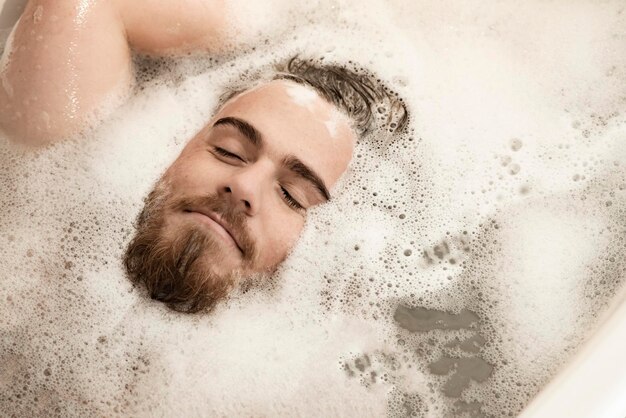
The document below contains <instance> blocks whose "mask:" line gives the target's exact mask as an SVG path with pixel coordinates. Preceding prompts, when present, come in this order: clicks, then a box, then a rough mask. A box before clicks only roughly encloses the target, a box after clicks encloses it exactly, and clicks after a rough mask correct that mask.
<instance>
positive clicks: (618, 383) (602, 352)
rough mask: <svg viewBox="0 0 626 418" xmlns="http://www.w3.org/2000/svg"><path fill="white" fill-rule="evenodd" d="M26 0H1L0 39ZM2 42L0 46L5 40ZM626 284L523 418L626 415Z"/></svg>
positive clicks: (608, 417)
mask: <svg viewBox="0 0 626 418" xmlns="http://www.w3.org/2000/svg"><path fill="white" fill-rule="evenodd" d="M24 4H25V0H0V42H2V43H3V42H4V41H5V40H6V36H7V35H8V33H9V32H10V29H11V27H12V25H13V24H14V23H15V21H16V20H17V18H18V17H19V15H20V13H21V11H22V10H23V7H24ZM2 43H0V46H1V47H2V48H0V50H2V49H3V44H2ZM624 353H626V289H622V291H621V292H620V294H618V295H616V296H615V297H614V299H613V302H612V305H611V306H610V307H609V308H608V309H606V312H605V313H604V315H603V317H602V318H601V319H600V320H599V323H598V326H597V328H596V331H595V332H594V333H593V334H592V335H590V337H589V339H588V341H587V342H586V343H585V344H584V345H583V346H582V347H581V348H580V350H579V351H578V353H576V354H575V355H574V357H573V358H572V360H571V361H570V362H569V363H568V364H567V365H566V366H565V367H563V369H562V370H561V371H560V372H559V373H558V374H557V375H556V376H555V377H554V378H553V379H552V381H551V382H549V383H548V384H547V385H546V386H545V387H544V388H543V389H542V390H541V391H540V392H539V393H538V394H537V396H536V397H535V398H534V399H533V400H532V401H531V402H530V404H529V405H528V406H527V407H526V408H525V410H524V411H523V412H522V414H521V416H522V417H524V418H533V417H568V418H577V417H580V418H583V417H584V418H587V417H594V418H603V417H605V418H623V417H626V367H625V366H624V364H625V362H624Z"/></svg>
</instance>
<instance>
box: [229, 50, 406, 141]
mask: <svg viewBox="0 0 626 418" xmlns="http://www.w3.org/2000/svg"><path fill="white" fill-rule="evenodd" d="M348 65H350V67H351V68H348V67H347V66H341V65H337V64H327V63H325V62H324V60H323V58H320V59H312V58H310V59H304V58H300V57H299V56H295V57H292V58H290V59H288V60H286V61H284V62H280V63H278V64H275V66H274V68H273V71H272V73H273V74H272V75H271V76H270V77H269V78H268V77H265V80H264V81H271V80H290V81H293V82H295V83H298V84H302V85H305V86H308V87H311V88H313V89H314V90H315V91H316V92H317V93H318V94H319V95H320V96H321V97H323V98H324V99H325V100H327V101H328V102H329V103H331V104H333V105H335V106H336V107H337V108H338V109H339V110H340V111H342V112H344V113H345V114H346V115H347V116H348V117H349V118H350V120H351V121H352V125H353V128H354V130H355V132H356V133H357V135H359V137H362V136H364V135H366V134H368V133H370V132H372V131H374V130H375V129H384V130H387V131H389V132H391V133H399V132H403V131H405V130H406V129H407V125H408V120H409V113H408V110H407V107H406V104H405V103H404V101H403V99H402V98H401V97H399V95H398V94H397V93H396V92H394V91H393V90H391V89H390V88H389V87H387V85H386V84H385V83H384V82H383V81H382V80H381V79H380V78H378V77H376V76H375V75H374V74H373V73H371V72H370V71H368V70H366V69H364V68H359V67H358V66H357V65H356V64H353V63H351V62H349V63H348ZM256 81H257V82H258V81H259V80H258V79H257V80H256ZM250 87H251V86H250V85H247V86H242V85H238V86H231V87H230V88H228V89H227V91H226V92H225V93H224V94H223V95H222V96H221V97H220V100H219V103H218V108H219V107H221V106H222V105H223V104H224V103H226V101H228V100H229V99H231V98H233V97H235V96H237V95H238V94H240V93H243V92H244V91H246V90H248V89H249V88H250Z"/></svg>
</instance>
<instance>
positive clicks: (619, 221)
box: [0, 0, 626, 417]
mask: <svg viewBox="0 0 626 418" xmlns="http://www.w3.org/2000/svg"><path fill="white" fill-rule="evenodd" d="M389 6H393V7H389ZM491 6H493V7H491ZM508 7H512V6H506V7H505V6H502V5H500V6H497V7H496V5H490V7H487V6H483V7H482V8H472V9H454V8H453V10H456V12H455V13H450V12H449V10H450V6H449V5H448V6H446V5H445V4H441V5H439V4H437V5H434V4H420V5H414V4H413V3H411V6H409V4H408V2H406V3H405V2H403V1H399V0H398V1H394V2H392V3H388V4H378V3H374V2H372V3H371V6H370V7H369V8H368V9H369V10H365V8H362V7H361V8H359V7H356V6H350V5H347V4H343V3H341V2H338V3H336V4H334V9H327V10H331V11H330V12H328V15H324V13H322V12H320V11H319V10H318V11H316V12H315V13H311V14H309V15H307V16H308V17H309V18H310V20H311V22H312V23H311V25H314V26H313V29H312V28H311V27H310V26H305V25H301V27H300V28H299V29H297V30H294V31H293V32H292V33H291V34H290V36H289V37H288V39H285V38H277V39H274V40H271V42H268V44H267V45H265V46H263V47H261V46H258V47H256V48H255V49H254V50H247V51H246V52H245V53H243V55H241V56H239V57H238V58H236V59H230V58H229V57H221V58H219V59H210V60H202V59H199V58H193V59H189V60H183V61H182V62H178V63H172V62H167V61H159V60H156V61H154V60H153V61H150V60H147V61H145V62H143V64H141V65H140V73H139V77H138V80H139V81H138V84H137V88H136V94H134V96H133V97H132V98H131V99H130V100H129V102H128V103H126V104H125V105H124V106H123V107H122V108H120V109H119V110H118V111H117V112H116V113H115V114H114V115H113V116H112V117H111V118H109V119H107V120H106V121H104V122H103V124H102V125H101V126H100V127H99V128H98V129H97V130H96V131H95V132H94V133H92V134H90V137H88V138H82V139H79V140H76V141H69V142H65V143H60V144H57V145H54V146H52V147H50V148H48V149H45V150H41V151H38V152H35V153H33V152H25V151H21V150H19V149H15V148H13V147H11V146H9V145H8V144H7V143H6V142H5V143H3V145H2V147H1V148H0V161H1V162H2V163H1V164H0V167H2V168H1V169H0V184H1V187H2V190H3V191H5V193H3V196H2V198H1V200H0V204H1V205H2V210H0V214H1V215H0V242H1V243H2V248H3V249H4V252H3V255H2V263H0V265H1V266H2V267H1V268H0V271H2V275H1V276H0V300H2V304H1V305H0V306H3V313H2V315H0V321H1V322H0V334H1V338H0V361H1V362H2V364H3V365H4V366H3V368H2V369H0V410H1V411H2V413H3V414H6V415H12V414H15V415H18V416H19V415H25V416H31V415H35V416H44V415H45V416H85V415H106V416H117V415H123V416H128V415H132V416H152V415H163V416H213V415H222V416H235V415H243V416H246V415H255V416H263V415H266V416H294V415H295V416H298V415H302V416H383V415H389V416H424V417H426V416H428V417H439V416H445V415H446V414H452V415H454V416H464V415H465V416H507V415H510V414H512V415H515V414H516V413H518V412H519V411H520V410H521V409H522V408H523V406H524V405H525V404H526V403H527V402H528V401H529V399H530V398H531V397H532V396H533V395H534V394H535V393H537V392H538V391H539V390H540V388H541V387H542V385H544V384H545V383H546V382H547V381H548V379H549V378H550V377H551V376H552V375H553V374H554V373H555V372H556V371H557V370H558V368H559V367H560V366H561V365H562V364H563V363H564V362H565V361H567V359H568V358H569V356H570V355H571V354H572V353H573V352H574V351H575V349H576V348H577V347H578V346H579V345H580V344H581V342H582V341H583V339H584V338H585V336H586V335H587V334H588V333H589V332H590V330H592V329H593V326H594V324H595V318H597V316H598V315H599V314H600V313H601V311H602V308H604V307H605V306H606V305H607V304H608V303H609V302H610V301H611V298H612V296H613V295H614V294H615V292H616V291H617V290H618V288H619V287H620V286H622V280H623V279H622V278H623V277H624V276H625V272H626V265H625V264H624V259H625V257H624V255H625V253H626V241H625V238H624V237H625V236H626V234H625V232H626V231H625V230H624V228H625V227H624V225H626V203H625V202H626V200H625V195H626V175H625V170H624V165H625V164H626V147H625V145H624V141H623V140H621V138H622V137H623V136H624V129H625V126H626V125H625V121H624V116H623V115H624V111H626V109H625V108H626V102H624V100H623V98H624V97H626V88H625V87H624V86H625V85H626V84H624V77H626V74H624V73H623V72H621V71H620V70H619V68H624V64H626V62H625V61H626V56H625V55H624V54H623V53H620V52H618V51H623V50H624V48H623V46H624V45H623V43H624V40H623V37H621V38H620V37H619V36H618V35H619V33H621V32H619V30H620V29H619V28H620V27H623V24H624V17H623V14H624V13H622V14H620V12H619V11H620V7H621V6H620V4H619V2H614V3H606V4H604V5H603V7H599V6H594V5H593V4H591V3H586V4H584V3H581V4H577V5H571V3H569V2H567V3H566V2H560V3H559V2H556V3H553V4H543V3H534V4H528V5H525V6H516V9H515V10H514V12H515V14H514V16H515V17H512V16H511V10H510V9H508ZM394 10H396V11H397V12H394ZM537 16H544V17H542V19H546V20H548V19H549V18H548V17H545V16H552V17H555V19H556V16H559V17H561V19H558V21H557V20H554V21H552V20H550V25H551V26H552V29H551V30H547V29H544V28H545V27H546V23H545V22H541V23H536V22H534V20H535V19H536V18H537ZM585 16H593V17H595V18H596V19H597V20H596V21H595V22H597V23H595V24H594V25H590V24H589V23H588V21H587V20H586V18H585ZM300 19H303V18H302V17H300ZM304 20H306V19H304ZM301 21H302V20H300V21H299V22H301ZM581 22H583V23H584V24H582V23H581ZM620 25H621V26H620ZM398 26H400V27H401V28H402V30H401V31H397V32H396V31H394V30H392V28H395V27H398ZM581 27H585V30H584V31H581V30H580V28H581ZM529 28H533V29H535V30H529ZM313 33H314V34H315V36H313V35H312V34H313ZM407 37H408V38H407ZM554 37H557V38H558V40H560V41H561V42H556V43H555V39H553V38H554ZM338 40H340V41H338ZM364 40H367V42H365V41H364ZM570 40H572V41H576V43H575V46H571V45H570V46H567V47H564V45H568V42H565V41H570ZM596 43H601V44H603V45H607V46H606V49H605V50H604V51H602V50H598V49H597V48H594V47H593V46H594V45H595V44H596ZM557 44H558V45H559V48H558V49H556V48H554V47H553V46H552V45H557ZM320 45H321V47H320ZM330 45H332V46H330ZM520 45H530V46H533V47H534V49H532V48H525V47H522V46H520ZM468 51H471V53H470V52H468ZM296 52H300V53H303V54H304V55H307V54H308V55H312V56H319V55H322V56H324V57H325V59H326V60H328V61H338V62H345V61H347V60H352V61H353V62H357V63H362V64H363V65H364V66H366V67H367V68H369V69H371V70H373V71H375V72H377V73H379V74H380V75H381V77H382V78H383V79H384V81H385V82H387V83H388V84H389V86H390V87H391V88H393V89H394V90H395V91H397V92H398V93H399V94H400V95H401V96H402V97H404V98H405V99H406V102H407V104H408V105H409V108H410V110H411V129H410V131H409V132H407V133H406V134H404V135H402V136H400V137H395V136H393V135H389V134H388V133H386V132H375V133H373V134H372V135H371V137H368V138H364V139H363V140H361V141H360V142H359V143H358V144H357V146H356V149H355V151H354V158H353V161H352V163H351V166H350V167H349V169H348V171H347V173H346V174H345V175H344V176H343V178H342V180H341V181H340V183H339V184H338V185H337V186H336V187H335V190H334V191H333V196H335V198H334V199H333V200H332V201H331V202H329V203H328V204H326V205H323V206H320V207H317V208H315V209H313V210H311V211H310V214H309V217H308V220H307V224H306V226H305V229H304V231H303V233H302V237H301V239H300V241H299V243H298V245H297V246H296V248H294V250H293V252H292V254H291V255H290V257H289V258H288V259H287V260H286V262H285V263H283V265H282V266H281V268H280V271H279V272H278V273H277V275H276V276H275V277H273V278H272V279H271V280H270V281H269V282H268V283H267V284H266V286H264V287H261V288H260V289H255V290H250V291H248V292H239V293H238V294H235V295H234V296H233V298H232V299H231V300H229V301H228V302H227V303H225V304H222V305H220V306H219V307H218V308H217V310H216V311H215V312H213V313H212V314H210V315H196V316H189V315H183V314H178V313H175V312H171V311H169V310H167V309H166V308H165V307H164V306H163V305H162V304H160V303H158V302H154V301H151V300H150V299H149V298H147V296H146V295H145V294H144V293H142V291H141V289H133V287H132V286H131V284H130V283H129V281H128V280H127V279H126V278H125V277H124V274H123V270H122V267H121V262H120V260H121V257H122V254H123V251H124V248H125V245H126V244H127V243H128V241H129V240H130V238H131V236H132V233H133V228H132V224H133V220H134V217H135V216H136V215H137V213H138V212H139V211H140V209H141V206H142V198H143V196H145V195H147V193H148V192H149V191H150V189H151V188H152V185H153V183H154V181H156V179H157V178H158V177H159V175H160V174H161V173H162V172H163V170H164V169H165V168H166V167H167V166H168V165H169V164H170V163H171V162H172V161H173V160H174V159H175V158H176V156H177V155H178V153H179V152H180V150H181V149H182V147H183V146H184V144H185V143H186V141H187V140H188V139H189V138H191V137H192V136H193V135H194V133H195V132H197V131H198V130H199V129H201V128H202V127H203V126H204V124H205V123H206V122H207V120H208V118H209V117H210V113H211V111H212V109H213V108H214V107H215V106H216V104H217V101H218V95H219V93H221V87H222V86H224V85H230V84H232V83H233V82H235V81H236V82H242V83H244V84H245V83H254V77H252V76H249V77H247V78H246V77H244V79H243V80H240V79H239V77H240V74H242V73H243V74H249V75H251V74H253V73H254V72H255V71H257V69H259V68H264V67H265V66H269V65H270V64H271V63H272V62H273V61H275V60H280V59H283V58H286V57H288V56H290V55H291V54H293V53H296ZM574 64H576V65H574ZM516 83H519V84H516Z"/></svg>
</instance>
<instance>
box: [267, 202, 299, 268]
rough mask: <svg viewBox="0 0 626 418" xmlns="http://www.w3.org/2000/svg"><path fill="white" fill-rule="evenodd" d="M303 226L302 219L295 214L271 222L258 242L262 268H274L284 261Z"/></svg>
mask: <svg viewBox="0 0 626 418" xmlns="http://www.w3.org/2000/svg"><path fill="white" fill-rule="evenodd" d="M268 226H269V225H268ZM303 226H304V218H302V217H301V216H299V215H297V214H296V215H292V216H282V217H280V219H274V220H273V222H271V226H269V227H268V228H267V229H265V231H266V232H265V236H264V237H263V239H262V240H259V244H261V245H260V248H259V249H260V251H261V260H260V261H261V262H262V263H263V266H262V267H263V268H268V267H269V268H271V267H275V266H276V265H277V264H279V263H280V262H281V261H283V260H284V259H285V257H286V256H287V254H288V253H289V251H290V250H291V249H292V248H293V246H294V245H295V244H296V242H297V241H298V237H299V236H300V233H301V232H302V228H303ZM261 241H262V242H261Z"/></svg>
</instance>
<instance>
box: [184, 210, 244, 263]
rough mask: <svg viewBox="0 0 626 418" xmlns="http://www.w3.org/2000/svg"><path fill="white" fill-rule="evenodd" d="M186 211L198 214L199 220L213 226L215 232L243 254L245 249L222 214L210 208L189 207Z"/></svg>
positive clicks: (194, 214)
mask: <svg viewBox="0 0 626 418" xmlns="http://www.w3.org/2000/svg"><path fill="white" fill-rule="evenodd" d="M185 212H186V213H188V214H189V215H192V216H196V217H197V218H198V220H199V221H201V222H203V223H204V224H205V225H207V226H208V227H209V228H211V229H212V230H213V231H214V232H216V233H217V235H219V236H220V237H222V239H223V240H224V241H226V242H227V243H228V244H230V245H232V246H233V247H234V248H235V249H237V250H239V252H240V253H241V254H243V250H242V249H241V246H240V245H239V242H238V241H237V238H236V237H235V234H233V232H232V230H231V228H230V226H229V225H228V224H227V223H226V222H225V221H224V220H223V219H222V217H221V216H220V215H218V214H217V213H215V212H212V211H209V210H202V209H188V210H185Z"/></svg>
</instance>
